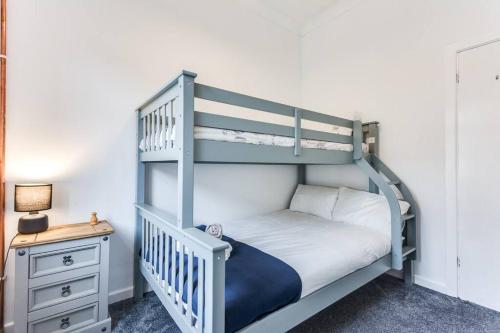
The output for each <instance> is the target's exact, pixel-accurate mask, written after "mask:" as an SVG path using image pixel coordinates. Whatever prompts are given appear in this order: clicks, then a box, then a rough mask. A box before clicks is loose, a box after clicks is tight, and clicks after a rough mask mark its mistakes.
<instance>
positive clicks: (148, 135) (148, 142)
mask: <svg viewBox="0 0 500 333" xmlns="http://www.w3.org/2000/svg"><path fill="white" fill-rule="evenodd" d="M144 119H146V151H150V150H151V117H150V114H147V115H146V117H145V118H144Z"/></svg>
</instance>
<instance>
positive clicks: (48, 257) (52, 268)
mask: <svg viewBox="0 0 500 333" xmlns="http://www.w3.org/2000/svg"><path fill="white" fill-rule="evenodd" d="M99 255H100V245H99V244H90V245H85V246H80V247H73V248H69V249H64V250H58V251H51V252H43V253H37V254H32V255H30V273H29V274H30V278H36V277H39V276H44V275H48V274H54V273H60V272H64V271H68V270H71V269H75V268H81V267H85V266H90V265H96V264H98V263H99Z"/></svg>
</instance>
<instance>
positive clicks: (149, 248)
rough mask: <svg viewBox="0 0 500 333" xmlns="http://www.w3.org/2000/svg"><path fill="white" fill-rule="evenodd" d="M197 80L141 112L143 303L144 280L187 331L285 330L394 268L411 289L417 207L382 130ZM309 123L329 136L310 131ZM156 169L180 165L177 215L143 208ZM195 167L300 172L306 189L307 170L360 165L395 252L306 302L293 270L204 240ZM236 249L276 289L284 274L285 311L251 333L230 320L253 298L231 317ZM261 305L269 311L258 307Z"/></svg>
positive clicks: (137, 279) (137, 281)
mask: <svg viewBox="0 0 500 333" xmlns="http://www.w3.org/2000/svg"><path fill="white" fill-rule="evenodd" d="M195 78H196V74H194V73H191V72H188V71H183V72H182V73H181V75H179V76H178V77H177V78H175V79H174V80H172V81H171V82H170V83H168V84H167V85H166V86H164V87H163V88H162V89H161V90H160V91H158V92H157V93H156V94H155V95H154V96H153V97H151V98H150V99H149V100H147V101H146V102H145V103H143V104H142V105H141V106H140V107H139V108H138V109H137V197H136V204H135V206H136V219H137V220H136V221H137V222H136V237H135V270H134V295H135V297H136V299H140V298H142V297H143V294H144V279H145V280H146V281H147V282H148V283H149V286H150V287H151V288H152V289H153V291H154V292H155V293H156V295H157V296H158V297H159V299H160V300H161V302H162V303H163V305H164V306H165V308H166V309H167V311H168V312H169V314H170V315H171V316H172V318H173V319H174V320H175V322H176V323H177V325H178V326H179V328H180V329H181V331H182V332H200V333H202V332H206V333H222V332H232V331H238V332H247V333H248V332H285V331H287V330H289V329H291V328H293V327H294V326H296V325H298V324H299V323H300V322H302V321H304V320H306V319H307V318H309V317H311V316H312V315H314V314H315V313H317V312H319V311H321V310H322V309H324V308H326V307H327V306H329V305H331V304H333V303H335V302H336V301H337V300H339V299H341V298H342V297H344V296H346V295H347V294H349V293H350V292H352V291H354V290H356V289H357V288H359V287H361V286H363V285H364V284H366V283H368V282H369V281H371V280H372V279H374V278H376V277H378V276H379V275H381V274H384V273H386V272H387V271H389V270H391V269H395V270H398V271H400V272H402V275H403V278H404V280H405V282H406V283H408V284H411V283H412V282H413V265H412V262H413V261H414V260H415V259H416V255H417V251H416V244H417V239H416V237H417V235H416V223H417V216H416V215H417V206H416V202H415V201H414V200H413V198H412V196H411V193H410V191H409V189H408V188H407V187H406V186H405V184H404V183H403V182H402V181H401V180H400V179H399V178H398V177H397V176H396V175H395V174H394V173H393V172H392V171H391V170H390V169H389V168H388V167H387V166H386V165H385V164H384V163H383V162H382V161H381V160H380V159H379V158H378V156H377V155H378V123H376V122H371V123H366V124H362V123H361V122H360V121H357V120H354V121H353V120H348V119H343V118H339V117H335V116H331V115H326V114H322V113H318V112H313V111H309V110H305V109H302V108H297V107H293V106H289V105H285V104H280V103H276V102H272V101H267V100H264V99H260V98H256V97H251V96H247V95H243V94H239V93H235V92H231V91H227V90H223V89H219V88H216V87H211V86H207V85H203V84H199V83H196V82H195ZM195 98H198V99H203V100H208V101H212V102H217V103H223V104H227V105H232V106H236V107H242V108H247V109H253V110H258V111H264V112H269V113H273V114H278V115H281V116H287V117H291V118H292V119H293V126H283V125H277V124H272V123H267V122H259V121H255V120H245V119H241V118H235V117H227V116H221V115H215V114H208V113H202V112H197V111H195V110H194V101H195ZM304 121H313V122H317V123H321V124H323V125H326V126H328V128H330V129H331V130H329V131H323V130H321V131H320V130H312V129H305V128H304V126H303V125H302V124H303V122H304ZM153 162H170V163H177V166H178V198H177V205H178V207H177V214H176V216H173V215H171V214H168V213H166V212H164V211H162V210H160V209H157V208H155V207H153V206H150V205H148V204H147V203H146V202H145V191H146V185H145V177H146V172H145V168H146V165H145V164H146V163H153ZM194 163H247V164H294V165H297V169H298V179H297V183H298V184H306V166H307V165H308V164H324V165H340V164H354V165H357V166H358V167H359V168H360V169H361V170H362V171H363V172H364V173H365V174H366V175H367V176H368V177H369V191H370V192H372V193H381V194H383V195H384V196H385V198H386V199H387V203H388V205H389V209H390V232H389V234H390V235H389V245H388V247H389V248H390V251H389V252H388V253H387V254H384V255H382V256H380V258H377V260H375V261H373V262H372V263H371V264H369V265H366V266H363V267H357V268H356V269H355V270H354V271H352V272H348V274H345V275H343V276H340V277H337V278H336V279H335V280H334V281H330V282H329V283H327V284H323V285H319V286H317V287H316V288H315V289H314V290H312V291H310V292H308V293H304V292H303V295H300V288H299V294H298V296H297V291H296V292H295V293H292V294H290V291H293V290H295V289H297V286H296V283H295V281H296V277H294V272H293V270H292V271H289V268H290V267H288V266H287V265H284V266H282V265H281V262H280V261H279V260H278V261H276V258H273V257H272V256H270V255H267V254H265V253H264V254H255V251H254V249H253V247H251V246H248V245H246V244H245V242H240V239H231V238H229V237H226V236H224V238H223V239H222V240H220V239H217V238H215V237H212V236H211V235H209V234H207V233H205V232H204V226H195V225H194V224H193V186H194V182H193V177H194V170H193V169H194ZM395 187H396V188H397V191H395V189H394V188H395ZM400 199H404V200H405V201H407V202H408V203H409V204H410V208H409V211H408V212H407V213H404V214H402V213H401V210H400V205H399V200H400ZM286 214H291V213H286ZM286 214H285V215H286ZM280 216H281V215H280ZM287 216H288V215H287ZM287 216H285V217H283V216H281V217H280V218H289V217H287ZM300 218H303V216H299V217H298V219H300ZM247 223H252V222H251V221H246V222H240V224H239V226H240V228H239V229H238V228H236V229H234V230H239V233H238V232H237V233H236V234H239V235H240V236H239V237H241V238H245V234H244V230H245V228H244V227H243V226H244V225H245V224H247ZM297 223H298V222H297ZM228 244H231V245H232V246H233V248H234V247H236V248H237V249H238V251H240V252H238V253H243V252H245V251H247V252H245V253H249V254H248V255H249V256H250V257H245V258H243V260H246V261H247V263H251V264H250V265H248V266H249V267H248V269H259V268H258V267H256V266H257V264H258V263H259V262H266V264H265V266H264V267H267V268H266V269H264V270H261V271H256V272H255V274H256V275H259V274H263V275H265V277H264V278H265V279H268V281H269V279H273V274H274V275H276V274H278V275H280V276H279V277H278V278H279V283H277V284H274V287H276V288H275V289H279V290H280V292H281V294H280V297H281V298H280V302H281V303H280V302H277V303H276V304H273V305H272V306H271V305H270V306H269V307H266V306H264V307H265V308H266V309H265V311H263V312H261V313H260V314H257V315H256V314H253V315H254V317H255V316H256V317H255V318H254V320H252V321H251V322H248V321H247V322H244V326H242V325H243V324H241V323H242V322H241V321H240V322H239V326H238V323H236V324H235V321H234V320H233V321H231V320H229V319H230V318H227V317H230V316H236V317H237V316H238V315H239V314H241V311H247V310H248V309H246V308H245V309H243V308H241V304H245V300H243V303H242V301H241V300H240V302H239V304H240V308H238V307H236V308H235V309H239V311H240V312H237V313H236V314H235V312H234V309H233V312H231V313H230V312H229V311H230V309H229V308H228V307H229V305H228V303H227V302H229V301H228V300H227V298H228V295H227V294H226V293H232V291H231V290H229V289H227V290H226V288H229V287H228V284H231V283H232V282H234V283H237V282H238V281H234V280H235V279H238V278H239V276H238V271H240V272H241V267H239V268H238V267H237V268H236V269H235V265H237V262H238V260H241V257H238V256H235V257H234V258H230V259H229V260H228V261H226V260H225V251H226V249H227V248H228ZM252 251H253V252H252ZM252 255H256V256H254V257H251V256H252ZM238 258H240V259H238ZM249 258H252V259H249ZM273 260H274V261H273ZM253 264H255V265H253ZM254 266H255V267H254ZM271 267H272V268H271ZM247 277H248V274H247V275H245V276H244V277H242V279H246V278H247ZM274 278H275V279H276V278H277V277H276V276H274ZM231 281H232V282H231ZM253 282H254V281H246V280H245V282H244V283H245V284H246V285H245V286H244V288H246V289H247V292H250V294H247V295H246V297H247V298H248V297H250V298H251V299H252V301H253V300H254V298H255V301H257V300H258V298H259V296H258V295H262V294H266V293H265V292H261V291H258V290H253V294H252V290H250V291H249V290H248V288H254V287H252V283H253ZM240 287H241V286H238V287H237V288H240ZM231 295H232V294H231ZM249 295H253V296H249ZM233 296H234V295H232V296H231V297H233ZM250 298H248V299H247V301H248V300H249V299H250ZM236 301H238V300H236ZM264 301H265V300H264ZM250 303H251V302H250ZM250 303H248V302H247V304H250ZM252 304H253V303H252ZM254 305H255V304H254ZM263 305H267V304H262V303H261V304H260V307H262V306H263ZM248 307H249V306H248Z"/></svg>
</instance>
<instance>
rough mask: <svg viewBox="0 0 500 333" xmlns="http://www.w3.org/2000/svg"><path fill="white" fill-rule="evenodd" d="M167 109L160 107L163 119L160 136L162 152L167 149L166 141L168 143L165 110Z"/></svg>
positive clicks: (163, 106)
mask: <svg viewBox="0 0 500 333" xmlns="http://www.w3.org/2000/svg"><path fill="white" fill-rule="evenodd" d="M166 108H167V106H166V105H162V106H160V119H161V134H160V150H164V149H165V141H166V135H167V133H166V128H165V121H166V117H165V109H166Z"/></svg>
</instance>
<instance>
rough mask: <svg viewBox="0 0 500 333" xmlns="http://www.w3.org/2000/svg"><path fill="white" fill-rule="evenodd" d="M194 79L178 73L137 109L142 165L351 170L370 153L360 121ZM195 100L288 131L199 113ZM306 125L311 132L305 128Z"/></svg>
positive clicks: (369, 138)
mask: <svg viewBox="0 0 500 333" xmlns="http://www.w3.org/2000/svg"><path fill="white" fill-rule="evenodd" d="M195 78H196V74H194V73H191V72H188V71H183V72H182V74H181V75H179V76H178V77H177V78H176V79H174V80H173V81H171V82H170V83H168V84H167V85H166V86H165V87H163V88H162V89H161V90H160V91H159V92H157V93H156V94H155V95H154V96H153V97H151V98H150V99H149V100H147V101H146V102H145V103H144V104H142V105H141V106H140V107H139V108H138V109H137V111H138V112H137V129H138V131H137V133H138V140H137V146H138V154H139V160H140V161H141V162H176V161H180V160H191V159H192V160H193V162H194V163H252V164H350V163H353V161H354V160H355V159H359V158H361V157H363V156H364V155H366V154H368V153H370V150H372V151H371V152H373V143H374V141H375V138H374V137H372V136H371V135H372V134H371V133H372V132H373V131H368V130H367V129H368V125H366V126H362V124H361V122H359V121H353V120H349V119H344V118H339V117H335V116H331V115H327V114H323V113H318V112H313V111H309V110H305V109H302V108H297V107H294V106H290V105H285V104H281V103H276V102H272V101H268V100H264V99H260V98H256V97H252V96H248V95H243V94H239V93H235V92H231V91H227V90H223V89H220V88H215V87H210V86H207V85H203V84H199V83H196V82H195ZM195 98H196V99H201V100H206V101H210V102H216V103H219V104H221V103H222V104H226V105H229V106H234V107H239V108H245V109H251V110H257V111H263V112H267V113H271V114H274V115H279V116H285V117H288V118H289V119H290V120H291V123H293V125H291V126H286V125H278V124H275V123H270V122H263V121H255V120H248V119H243V118H236V117H229V116H222V115H217V114H212V113H205V112H198V111H195V110H194V104H195ZM305 122H310V123H313V124H315V125H316V126H314V125H313V127H314V128H315V129H306V128H304V123H305ZM365 142H366V143H365ZM367 143H371V144H367Z"/></svg>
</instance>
